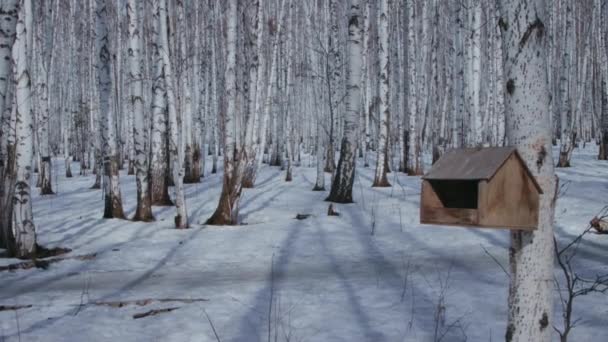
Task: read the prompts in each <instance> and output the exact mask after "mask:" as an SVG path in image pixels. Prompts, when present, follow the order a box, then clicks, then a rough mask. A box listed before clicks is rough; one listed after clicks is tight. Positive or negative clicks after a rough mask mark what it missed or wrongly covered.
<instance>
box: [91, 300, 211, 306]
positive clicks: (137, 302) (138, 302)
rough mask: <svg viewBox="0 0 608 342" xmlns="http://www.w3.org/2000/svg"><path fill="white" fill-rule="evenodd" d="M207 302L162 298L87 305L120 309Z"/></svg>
mask: <svg viewBox="0 0 608 342" xmlns="http://www.w3.org/2000/svg"><path fill="white" fill-rule="evenodd" d="M208 301H209V299H205V298H194V299H184V298H162V299H155V298H145V299H136V300H126V301H115V302H92V303H89V304H90V305H98V306H109V307H111V308H122V307H125V306H130V305H137V306H146V305H149V304H152V303H154V302H159V303H168V302H175V303H184V304H191V303H198V302H208Z"/></svg>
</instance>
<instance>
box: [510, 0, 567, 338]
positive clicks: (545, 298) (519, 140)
mask: <svg viewBox="0 0 608 342" xmlns="http://www.w3.org/2000/svg"><path fill="white" fill-rule="evenodd" d="M499 4H500V6H501V18H500V19H499V25H500V27H501V30H502V35H503V43H502V45H503V53H504V56H503V64H504V76H505V78H504V79H505V85H504V91H505V110H506V128H507V140H508V143H509V144H510V145H513V146H516V147H517V149H518V151H519V153H520V155H521V156H522V157H523V159H524V161H525V162H526V163H527V164H528V165H529V166H530V169H531V171H532V173H533V175H534V177H536V179H537V181H538V183H539V185H540V187H541V189H542V191H543V194H541V196H540V212H539V223H538V229H537V230H535V231H532V232H523V231H512V232H511V247H510V252H509V256H510V257H509V263H510V270H511V277H510V285H509V299H508V304H509V312H508V323H507V331H506V335H505V336H506V338H505V339H506V341H507V342H524V341H526V342H527V341H538V342H548V341H551V333H552V331H553V329H552V325H553V324H552V321H553V293H552V290H553V262H554V250H553V219H554V206H555V193H556V178H555V172H554V167H553V158H552V154H551V124H550V112H549V101H550V100H549V87H548V81H547V73H546V69H545V64H546V56H545V52H546V49H547V36H546V31H545V21H546V6H545V1H544V0H533V1H524V0H517V1H507V0H501V1H500V2H499Z"/></svg>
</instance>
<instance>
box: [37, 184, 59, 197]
mask: <svg viewBox="0 0 608 342" xmlns="http://www.w3.org/2000/svg"><path fill="white" fill-rule="evenodd" d="M40 194H41V195H54V194H55V192H54V191H53V188H52V187H51V183H47V184H43V185H42V186H41V187H40Z"/></svg>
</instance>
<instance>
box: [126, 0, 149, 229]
mask: <svg viewBox="0 0 608 342" xmlns="http://www.w3.org/2000/svg"><path fill="white" fill-rule="evenodd" d="M127 18H128V24H129V26H128V30H129V31H128V32H129V50H128V55H127V58H128V62H129V75H128V76H129V77H128V79H129V83H128V84H129V86H130V93H131V94H130V95H131V98H130V100H131V101H130V102H131V106H132V107H131V110H132V112H133V123H132V124H133V153H134V157H133V161H134V168H135V174H136V175H135V180H136V183H137V209H136V210H135V216H134V217H133V219H134V220H136V221H152V220H154V216H153V215H152V208H151V203H150V189H149V185H148V157H147V153H146V152H147V151H146V136H145V117H144V89H143V69H144V63H143V62H144V61H143V56H142V53H141V46H142V43H141V40H142V37H141V34H142V30H141V28H142V24H141V13H140V8H139V7H138V4H137V1H136V0H128V2H127Z"/></svg>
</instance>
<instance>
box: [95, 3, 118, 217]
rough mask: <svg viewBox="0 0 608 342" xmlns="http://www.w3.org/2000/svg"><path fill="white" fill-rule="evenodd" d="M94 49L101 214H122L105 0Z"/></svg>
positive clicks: (99, 7) (99, 10)
mask: <svg viewBox="0 0 608 342" xmlns="http://www.w3.org/2000/svg"><path fill="white" fill-rule="evenodd" d="M96 4H97V6H96V9H95V13H96V20H97V21H96V32H95V33H96V34H95V43H96V52H97V79H98V84H99V111H100V114H101V117H102V119H101V120H100V123H101V131H102V133H101V139H102V146H103V148H102V153H103V177H104V181H103V193H104V198H105V208H104V214H103V217H104V218H125V214H124V212H123V209H122V199H121V194H120V183H119V182H120V179H119V175H118V158H119V154H118V150H117V147H116V141H117V139H118V138H117V135H116V125H115V122H114V113H112V109H111V106H110V96H111V91H112V78H111V75H110V58H111V54H110V42H109V31H108V9H107V7H106V0H96Z"/></svg>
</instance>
